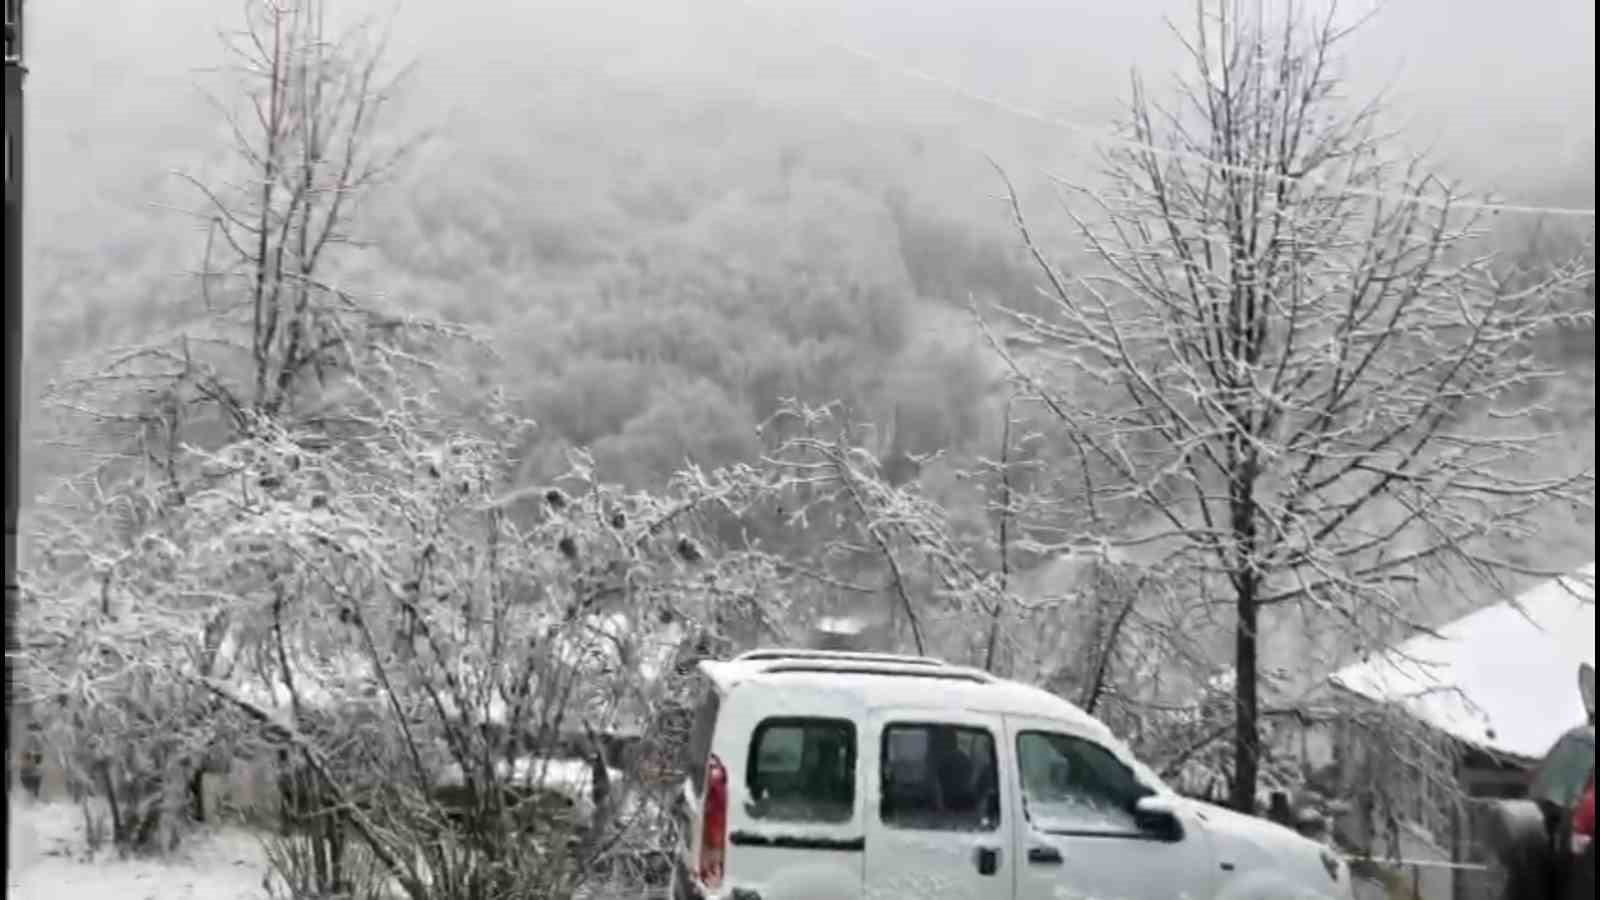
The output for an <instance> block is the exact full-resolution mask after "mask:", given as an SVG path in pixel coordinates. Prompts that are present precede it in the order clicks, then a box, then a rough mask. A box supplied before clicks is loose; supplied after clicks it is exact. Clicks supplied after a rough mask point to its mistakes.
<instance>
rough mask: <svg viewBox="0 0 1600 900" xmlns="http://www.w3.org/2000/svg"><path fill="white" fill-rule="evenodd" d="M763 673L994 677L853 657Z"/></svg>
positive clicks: (986, 680)
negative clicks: (876, 661) (874, 661)
mask: <svg viewBox="0 0 1600 900" xmlns="http://www.w3.org/2000/svg"><path fill="white" fill-rule="evenodd" d="M761 671H762V673H763V674H768V675H777V674H785V673H810V674H825V675H887V676H890V677H899V678H938V679H941V680H944V681H968V682H972V683H973V684H992V683H993V682H994V680H995V679H994V676H992V675H990V674H989V673H987V672H980V671H978V670H976V669H965V668H960V667H957V666H952V665H949V664H946V663H941V664H939V665H936V666H930V665H926V664H921V665H919V664H915V663H913V664H911V665H904V664H895V663H876V664H874V663H871V662H865V661H863V662H857V661H853V660H837V661H833V660H829V661H823V660H817V661H805V662H779V663H775V664H773V665H770V666H765V667H763V668H762V670H761Z"/></svg>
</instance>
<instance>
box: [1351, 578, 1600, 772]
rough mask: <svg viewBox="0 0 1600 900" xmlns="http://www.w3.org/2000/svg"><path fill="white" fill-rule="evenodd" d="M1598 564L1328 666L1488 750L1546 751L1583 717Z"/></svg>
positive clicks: (1369, 694)
mask: <svg viewBox="0 0 1600 900" xmlns="http://www.w3.org/2000/svg"><path fill="white" fill-rule="evenodd" d="M1594 628H1595V621H1594V563H1590V564H1588V565H1587V566H1584V567H1583V568H1581V569H1578V570H1577V571H1576V572H1573V573H1572V574H1571V575H1568V576H1566V577H1563V578H1556V579H1551V580H1549V581H1546V582H1544V583H1542V584H1539V585H1537V586H1535V587H1534V588H1532V589H1530V590H1528V591H1527V592H1525V593H1523V594H1521V595H1520V596H1518V597H1517V598H1516V599H1515V600H1512V601H1502V602H1500V603H1496V604H1494V605H1492V606H1488V607H1485V608H1483V609H1480V610H1478V611H1476V612H1474V613H1472V614H1470V615H1467V616H1465V617H1463V618H1460V619H1457V620H1455V621H1454V622H1451V623H1450V624H1448V625H1446V626H1444V627H1443V628H1440V629H1438V630H1437V635H1438V636H1437V637H1436V636H1434V635H1431V634H1430V635H1421V636H1418V637H1414V638H1412V639H1410V640H1408V641H1405V642H1404V643H1401V644H1399V645H1397V646H1396V647H1394V648H1393V649H1391V650H1389V651H1388V652H1386V653H1383V654H1380V655H1374V656H1373V657H1371V658H1369V659H1367V660H1364V661H1362V662H1360V663H1356V664H1354V665H1351V666H1347V667H1346V668H1343V669H1341V670H1339V671H1338V672H1336V673H1334V675H1333V676H1332V679H1331V680H1332V681H1333V683H1334V684H1335V685H1336V686H1338V687H1340V688H1343V689H1345V690H1348V691H1350V692H1352V693H1355V694H1357V695H1359V696H1362V697H1365V698H1367V699H1370V700H1375V701H1379V702H1391V703H1396V704H1399V705H1401V706H1403V707H1404V708H1406V709H1408V710H1409V711H1410V712H1411V714H1412V715H1414V716H1416V717H1417V718H1418V719H1419V720H1421V721H1422V722H1424V723H1426V724H1428V725H1431V726H1432V727H1434V728H1437V729H1439V730H1440V731H1442V732H1444V733H1446V734H1449V735H1451V736H1452V737H1455V738H1458V739H1460V740H1462V741H1465V742H1467V743H1469V744H1472V745H1474V746H1477V747H1480V748H1482V749H1485V750H1489V751H1493V752H1497V753H1504V754H1510V755H1513V756H1518V757H1522V758H1525V759H1538V758H1541V757H1543V756H1544V754H1545V752H1546V751H1548V750H1549V749H1550V746H1551V745H1552V744H1554V743H1555V741H1556V739H1557V738H1558V737H1560V736H1561V735H1562V733H1564V732H1565V731H1567V730H1568V729H1570V728H1572V727H1574V726H1576V725H1581V724H1582V723H1583V722H1584V721H1585V717H1586V713H1585V711H1584V705H1583V698H1582V695H1581V693H1580V692H1579V690H1578V670H1579V667H1580V666H1581V665H1582V664H1583V663H1588V664H1590V665H1593V664H1594V636H1595V633H1594Z"/></svg>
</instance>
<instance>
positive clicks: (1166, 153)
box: [741, 0, 1595, 219]
mask: <svg viewBox="0 0 1600 900" xmlns="http://www.w3.org/2000/svg"><path fill="white" fill-rule="evenodd" d="M741 3H743V0H741ZM745 5H747V4H745ZM795 31H804V32H806V33H807V34H810V36H811V38H812V39H813V40H814V41H815V42H816V43H818V44H820V45H822V46H825V47H828V48H831V49H834V50H837V51H839V52H841V53H844V54H846V55H849V56H853V57H855V58H857V59H859V60H861V61H863V62H866V63H868V64H870V65H872V66H874V67H875V68H878V69H881V70H884V71H887V72H889V73H891V74H895V75H899V76H901V77H902V78H906V79H910V80H915V81H922V82H924V83H927V84H930V85H933V86H935V87H938V88H941V89H943V90H945V91H947V92H949V93H952V94H955V95H957V96H959V97H962V98H964V99H966V100H969V101H971V102H973V103H977V104H979V105H981V106H987V107H990V108H992V109H997V110H1000V111H1001V112H1005V113H1009V114H1011V115H1013V116H1017V117H1018V118H1023V119H1030V120H1033V121H1036V122H1039V123H1041V124H1045V125H1050V126H1053V127H1056V128H1059V129H1062V130H1064V131H1068V132H1071V133H1073V134H1076V135H1079V136H1081V137H1085V138H1087V139H1088V140H1089V141H1090V142H1091V143H1095V144H1098V145H1101V146H1112V147H1121V148H1123V149H1126V150H1137V151H1140V152H1143V153H1148V154H1151V155H1154V156H1158V157H1161V158H1165V159H1170V160H1178V161H1182V162H1190V163H1194V164H1196V165H1200V166H1205V167H1207V168H1210V169H1213V170H1215V171H1219V172H1231V173H1233V174H1236V175H1244V176H1246V177H1250V178H1264V179H1268V180H1271V181H1276V182H1285V183H1288V184H1295V183H1298V182H1305V183H1310V184H1316V185H1322V186H1327V187H1334V186H1335V185H1334V184H1333V183H1332V181H1331V179H1328V178H1325V177H1322V176H1318V175H1313V174H1310V173H1307V174H1305V175H1299V176H1289V175H1279V174H1277V173H1274V172H1267V171H1263V170H1261V169H1252V168H1250V167H1249V166H1241V165H1235V164H1231V163H1222V162H1217V161H1216V160H1214V159H1211V158H1209V157H1206V156H1203V155H1201V154H1198V153H1190V152H1187V151H1183V150H1175V149H1172V148H1166V147H1157V146H1155V145H1153V144H1148V143H1145V142H1143V141H1137V140H1133V139H1132V138H1127V137H1123V136H1121V135H1118V134H1116V133H1114V132H1112V131H1109V130H1107V129H1106V128H1103V127H1097V126H1093V125H1085V124H1082V123H1080V122H1073V121H1070V120H1067V119H1063V118H1060V117H1058V116H1051V115H1048V114H1045V113H1041V112H1038V111H1036V110H1032V109H1028V108H1026V107H1023V106H1019V105H1017V104H1015V103H1011V102H1009V101H1006V100H1001V99H999V98H997V97H991V96H988V95H986V94H980V93H978V92H977V91H974V90H971V89H970V88H967V87H965V86H964V85H961V84H958V83H956V82H954V81H951V80H950V79H948V78H943V77H940V76H938V75H934V74H932V73H929V72H926V71H924V70H922V69H918V68H916V67H914V66H909V65H906V64H904V63H898V62H894V61H893V60H889V59H885V58H884V57H883V56H881V55H880V54H876V53H873V52H871V51H870V50H865V49H862V48H860V47H856V46H854V45H851V44H846V43H843V42H841V41H837V40H834V39H832V38H828V37H826V36H824V35H821V34H816V33H813V32H811V31H810V30H809V29H803V28H799V27H791V26H790V25H789V24H787V23H786V27H785V32H786V33H789V34H792V33H794V32H795ZM1051 177H1056V178H1058V177H1059V176H1051ZM1337 188H1338V190H1340V191H1342V192H1343V193H1345V194H1348V195H1351V196H1357V197H1369V198H1372V199H1375V200H1389V201H1394V202H1397V203H1402V204H1408V205H1414V206H1425V207H1429V208H1432V209H1441V210H1442V209H1462V210H1478V211H1481V212H1489V213H1520V214H1526V215H1550V216H1565V217H1571V218H1589V219H1592V218H1594V215H1595V211H1594V210H1593V209H1592V208H1589V209H1585V208H1580V207H1566V206H1533V205H1528V204H1519V203H1495V202H1492V201H1483V200H1454V199H1452V200H1449V201H1445V200H1436V199H1433V198H1430V197H1424V196H1422V195H1420V194H1410V193H1401V192H1397V191H1382V190H1375V189H1372V188H1362V187H1357V186H1354V185H1349V184H1343V185H1337Z"/></svg>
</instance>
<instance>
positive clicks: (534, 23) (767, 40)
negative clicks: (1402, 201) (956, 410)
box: [28, 0, 1595, 196]
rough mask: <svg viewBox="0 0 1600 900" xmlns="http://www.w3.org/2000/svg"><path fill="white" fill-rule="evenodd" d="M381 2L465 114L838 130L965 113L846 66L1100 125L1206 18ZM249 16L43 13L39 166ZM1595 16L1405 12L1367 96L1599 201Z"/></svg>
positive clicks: (150, 112)
mask: <svg viewBox="0 0 1600 900" xmlns="http://www.w3.org/2000/svg"><path fill="white" fill-rule="evenodd" d="M385 2H390V3H391V5H394V6H396V7H397V8H398V9H399V19H398V38H399V40H398V45H399V48H400V50H401V51H402V52H403V53H405V54H406V55H408V56H410V57H414V58H415V59H416V60H417V62H418V63H419V64H420V66H421V69H420V74H421V76H422V78H421V81H422V82H423V83H425V84H427V85H428V86H429V89H430V90H431V91H432V92H433V93H434V95H435V96H448V97H449V98H451V100H452V102H453V103H454V104H456V105H459V106H467V107H481V106H485V105H491V106H492V105H493V104H495V103H497V102H502V101H503V99H504V93H503V92H507V91H515V90H519V89H521V86H523V85H526V84H528V83H530V82H531V81H532V80H534V76H533V75H532V74H531V73H534V72H550V71H562V72H566V73H568V74H569V75H571V76H573V77H599V76H603V75H606V74H613V75H625V76H628V77H634V78H642V79H651V80H658V81H662V82H671V81H681V82H683V83H684V84H687V85H690V86H692V87H693V86H698V88H696V89H704V90H707V91H711V90H742V91H745V92H747V93H751V94H754V95H757V96H763V97H764V98H765V99H767V100H770V101H772V102H778V103H781V102H784V101H785V100H790V99H797V98H803V99H806V100H808V101H809V102H811V103H813V104H819V103H820V104H836V105H837V107H838V108H839V110H840V114H841V115H848V114H850V111H851V110H850V106H851V103H852V102H853V101H852V99H851V97H850V94H851V93H852V85H856V84H859V83H862V79H867V78H872V77H877V78H880V79H886V80H885V81H883V82H882V83H881V84H880V85H879V87H878V88H877V89H878V90H879V91H880V92H882V91H893V90H903V91H904V92H905V94H906V97H907V98H908V102H907V104H906V108H907V109H911V108H917V109H926V108H933V107H935V106H937V105H940V104H948V105H949V106H951V107H952V108H955V107H959V106H961V105H963V104H965V103H967V101H964V100H962V99H960V98H959V97H956V96H953V95H950V96H941V95H940V94H939V92H938V90H937V89H934V88H930V87H929V86H927V85H925V84H920V83H917V82H914V81H912V80H909V79H902V82H903V83H902V84H901V85H900V87H899V88H894V87H892V85H893V84H894V79H895V78H896V77H897V76H895V75H893V74H891V73H889V72H885V71H878V72H876V73H874V72H872V71H870V70H871V68H872V67H871V66H867V65H865V64H863V63H862V62H861V61H860V60H859V59H855V58H853V57H851V56H850V55H849V54H848V53H845V52H843V51H841V50H840V49H839V46H838V45H840V44H843V45H847V46H850V47H855V48H860V49H865V50H868V51H870V52H872V53H874V54H878V55H879V56H880V58H881V59H883V60H885V61H887V62H889V63H891V64H892V65H896V66H912V67H917V68H919V69H921V70H924V71H927V72H930V73H933V74H935V75H937V76H939V77H941V78H945V79H949V80H950V81H953V82H957V83H959V84H961V85H963V86H965V87H967V88H970V89H971V90H974V91H978V92H981V93H984V94H989V95H994V96H998V97H1002V98H1004V99H1007V100H1010V101H1013V102H1016V103H1019V104H1024V105H1028V106H1030V107H1034V108H1038V109H1041V110H1043V111H1045V112H1048V113H1050V114H1051V115H1059V116H1065V117H1069V118H1074V119H1083V120H1086V121H1090V122H1097V121H1103V120H1104V118H1105V116H1106V115H1107V114H1109V113H1110V112H1111V111H1113V110H1114V108H1115V102H1116V101H1117V100H1118V99H1119V98H1120V97H1121V96H1122V95H1123V94H1124V93H1125V88H1126V84H1127V77H1126V76H1127V72H1128V70H1129V68H1130V67H1132V66H1135V65H1137V66H1139V67H1141V69H1142V70H1144V71H1145V72H1147V73H1148V74H1149V75H1150V76H1151V78H1152V80H1153V81H1156V82H1157V83H1159V82H1160V81H1161V80H1162V78H1163V75H1164V73H1166V72H1168V71H1169V70H1170V69H1171V67H1172V65H1173V63H1174V61H1175V59H1176V49H1177V45H1176V42H1175V41H1174V40H1173V39H1172V37H1171V35H1170V34H1169V33H1168V31H1167V29H1166V26H1165V25H1164V24H1163V17H1168V16H1170V17H1173V18H1175V19H1176V20H1177V21H1178V22H1179V24H1180V25H1183V24H1186V23H1187V21H1188V19H1189V17H1191V16H1192V14H1193V4H1192V3H1187V2H1180V0H1118V2H1115V3H1111V2H1107V0H1032V2H1024V0H947V2H933V0H898V2H890V0H856V2H846V0H636V2H615V0H612V2H606V0H590V2H580V0H565V2H550V0H451V2H448V3H445V2H436V0H429V2H422V0H385ZM1263 2H1266V3H1271V2H1281V0H1263ZM1317 2H1325V0H1317ZM338 5H339V6H341V7H343V8H345V9H352V8H354V7H355V6H356V5H357V4H355V3H349V2H346V3H341V4H338ZM240 6H241V0H117V2H106V0H48V2H46V0H33V2H30V3H29V4H28V17H29V22H28V24H29V47H28V51H29V57H30V65H31V69H32V74H31V75H30V81H29V86H30V97H31V98H32V106H31V109H30V120H31V121H32V123H33V128H32V130H31V135H30V136H31V138H32V142H31V146H32V147H33V148H34V150H35V152H36V153H45V152H48V153H51V154H53V155H56V156H60V155H61V154H63V153H64V152H65V150H64V148H72V147H77V148H83V147H84V146H85V145H95V144H106V143H115V142H116V140H117V139H116V138H114V137H112V135H114V134H117V133H119V132H118V129H119V128H120V129H122V132H126V131H127V130H128V129H129V128H130V127H132V126H131V125H130V122H131V121H132V120H136V119H142V120H146V121H149V122H153V123H167V122H169V121H171V120H175V119H176V118H177V117H179V116H180V114H181V113H182V111H184V110H190V109H195V106H194V100H195V98H194V95H193V92H192V90H190V89H189V87H188V85H189V82H190V81H191V79H192V75H191V70H192V68H193V67H194V66H197V65H202V64H206V63H211V62H215V61H216V59H217V58H218V52H217V49H216V46H217V45H216V40H215V37H214V33H215V29H216V28H217V27H218V26H219V25H224V24H227V23H230V22H233V21H236V20H237V17H238V10H239V9H240ZM1372 7H1373V0H1347V2H1346V4H1345V5H1344V8H1345V10H1346V13H1347V14H1349V15H1354V14H1356V13H1364V12H1366V11H1368V10H1369V9H1371V8H1372ZM1594 7H1595V4H1594V2H1593V0H1517V2H1508V0H1389V2H1387V3H1386V4H1384V5H1383V6H1382V7H1381V8H1380V9H1379V10H1378V12H1377V15H1376V17H1375V18H1374V19H1373V20H1372V21H1371V22H1370V24H1369V25H1368V26H1367V27H1366V29H1365V30H1364V31H1363V32H1362V33H1361V37H1360V39H1359V40H1358V41H1357V42H1355V43H1354V44H1352V46H1351V53H1350V56H1349V59H1348V62H1349V67H1350V70H1351V75H1352V77H1353V78H1354V79H1355V89H1356V90H1358V91H1362V92H1365V91H1369V90H1371V89H1373V88H1374V87H1376V86H1378V85H1380V84H1384V83H1392V85H1393V89H1394V94H1393V97H1394V106H1395V109H1396V110H1397V112H1398V113H1400V114H1401V115H1403V117H1404V121H1405V123H1406V137H1407V140H1408V141H1410V142H1411V143H1413V144H1415V145H1416V146H1419V147H1422V146H1429V147H1434V148H1436V151H1437V152H1438V153H1440V155H1441V156H1442V157H1445V158H1448V159H1449V161H1450V163H1451V164H1452V165H1454V166H1456V167H1457V168H1458V169H1459V170H1460V171H1462V172H1463V173H1464V174H1470V175H1471V176H1472V177H1474V178H1476V179H1481V180H1490V181H1494V182H1495V183H1500V184H1506V185H1509V186H1510V187H1511V188H1512V189H1515V188H1516V187H1518V186H1520V182H1521V181H1522V180H1523V179H1525V178H1526V177H1528V176H1529V175H1532V174H1540V173H1545V172H1549V171H1551V170H1553V169H1556V168H1572V167H1573V166H1575V165H1578V166H1580V167H1581V165H1582V161H1583V160H1587V163H1586V165H1587V168H1588V171H1589V173H1590V175H1589V180H1590V182H1591V184H1592V171H1593V149H1592V148H1593V135H1594V106H1595V97H1594V86H1593V85H1594ZM1112 10H1114V12H1111V11H1112ZM808 91H809V92H810V93H811V96H809V97H805V96H804V95H805V94H806V93H807V92H808ZM910 98H915V99H914V102H911V99H910ZM856 113H857V114H861V113H862V110H856ZM871 114H873V115H882V114H883V111H882V109H881V108H875V109H874V111H873V112H872V113H871ZM1012 126H1014V127H1017V128H1023V127H1027V126H1025V125H1024V124H1023V123H1012ZM1012 126H1005V125H1003V124H1000V123H996V124H995V126H994V127H1012ZM151 127H155V126H151ZM160 127H161V129H163V130H166V131H168V132H170V129H169V128H168V127H167V125H166V124H161V125H160ZM167 136H168V137H169V138H170V137H171V135H170V133H168V135H167ZM981 137H982V136H981V135H974V136H973V138H974V139H980V138H981ZM69 160H70V154H67V156H66V158H65V159H60V158H58V159H53V160H47V161H45V162H44V165H43V167H42V168H41V167H34V169H33V173H34V176H35V178H38V177H42V175H43V174H45V173H48V174H50V175H51V176H52V177H55V176H57V174H58V173H57V171H56V170H55V169H54V168H52V164H53V163H55V164H65V163H66V162H67V161H69ZM33 189H34V190H35V191H36V192H43V193H45V194H48V192H50V191H51V190H52V185H51V184H50V183H49V182H37V181H36V183H35V186H34V188H33ZM1591 190H1592V188H1591ZM35 196H39V194H38V193H36V194H35Z"/></svg>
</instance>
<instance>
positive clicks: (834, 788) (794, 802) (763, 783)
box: [745, 718, 856, 822]
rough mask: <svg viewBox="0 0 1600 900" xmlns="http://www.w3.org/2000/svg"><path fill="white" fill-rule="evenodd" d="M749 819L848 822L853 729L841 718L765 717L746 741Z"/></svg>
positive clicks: (852, 793) (853, 783) (852, 796)
mask: <svg viewBox="0 0 1600 900" xmlns="http://www.w3.org/2000/svg"><path fill="white" fill-rule="evenodd" d="M745 787H746V788H748V789H749V791H750V802H749V803H748V804H747V805H746V807H745V810H746V812H748V813H749V814H750V817H751V818H755V819H764V820H768V821H779V822H848V821H850V820H851V819H852V818H854V817H855V812H856V726H855V723H853V722H851V721H849V720H847V719H812V718H771V719H764V720H762V722H761V724H760V725H757V726H756V730H755V734H753V735H752V736H751V738H750V762H749V765H748V766H746V767H745Z"/></svg>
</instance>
